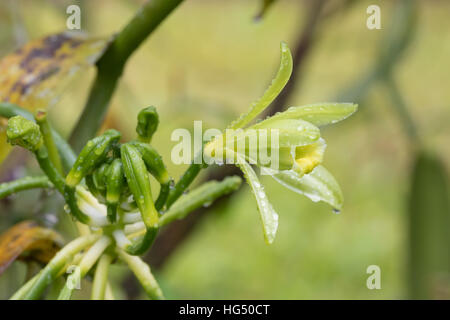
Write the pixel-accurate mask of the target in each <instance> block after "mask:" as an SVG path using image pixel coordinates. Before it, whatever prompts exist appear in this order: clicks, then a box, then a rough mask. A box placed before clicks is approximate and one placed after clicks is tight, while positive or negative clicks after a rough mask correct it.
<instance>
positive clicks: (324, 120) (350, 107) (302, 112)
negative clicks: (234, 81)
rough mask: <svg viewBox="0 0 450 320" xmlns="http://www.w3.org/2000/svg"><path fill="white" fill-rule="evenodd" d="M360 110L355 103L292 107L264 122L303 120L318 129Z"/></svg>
mask: <svg viewBox="0 0 450 320" xmlns="http://www.w3.org/2000/svg"><path fill="white" fill-rule="evenodd" d="M357 109H358V105H357V104H353V103H317V104H309V105H305V106H300V107H290V108H289V109H287V110H286V111H284V112H280V113H277V114H276V115H274V116H273V117H270V118H268V119H266V120H264V122H267V124H268V125H269V124H270V122H272V121H278V120H280V119H302V120H305V121H308V122H310V123H312V124H314V125H316V126H318V127H321V126H325V125H328V124H333V123H336V122H339V121H341V120H344V119H345V118H347V117H349V116H351V115H352V114H353V113H354V112H355V111H356V110H357Z"/></svg>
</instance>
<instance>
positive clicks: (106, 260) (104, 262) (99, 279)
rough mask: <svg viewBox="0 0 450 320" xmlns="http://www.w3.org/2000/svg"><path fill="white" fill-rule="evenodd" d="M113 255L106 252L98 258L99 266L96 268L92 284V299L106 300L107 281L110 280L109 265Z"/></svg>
mask: <svg viewBox="0 0 450 320" xmlns="http://www.w3.org/2000/svg"><path fill="white" fill-rule="evenodd" d="M112 259H113V257H112V256H111V255H109V254H104V255H102V256H101V258H100V259H99V260H98V264H97V268H96V269H95V275H94V283H93V285H92V294H91V299H92V300H104V299H105V292H106V283H107V282H108V271H109V266H110V264H111V262H112Z"/></svg>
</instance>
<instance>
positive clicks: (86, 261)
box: [58, 236, 111, 300]
mask: <svg viewBox="0 0 450 320" xmlns="http://www.w3.org/2000/svg"><path fill="white" fill-rule="evenodd" d="M110 244H111V238H109V237H107V236H103V237H101V238H100V239H99V240H98V241H97V242H96V243H95V244H94V245H93V246H92V247H91V248H90V249H89V250H88V252H86V254H85V255H84V256H83V258H82V259H81V261H80V264H79V267H78V268H76V269H75V271H74V272H73V273H72V274H71V275H70V276H69V277H68V278H67V281H66V284H65V285H64V288H63V289H62V290H61V293H60V295H59V297H58V300H69V299H70V298H71V297H72V293H73V290H74V289H78V288H76V285H77V284H79V283H80V281H81V279H83V278H84V276H85V275H86V274H87V273H88V272H89V270H91V268H92V267H93V266H94V264H95V263H96V262H97V260H98V259H99V257H100V256H101V255H102V254H103V252H104V251H105V249H106V248H107V247H108V246H109V245H110Z"/></svg>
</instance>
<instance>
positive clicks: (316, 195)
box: [271, 165, 344, 210]
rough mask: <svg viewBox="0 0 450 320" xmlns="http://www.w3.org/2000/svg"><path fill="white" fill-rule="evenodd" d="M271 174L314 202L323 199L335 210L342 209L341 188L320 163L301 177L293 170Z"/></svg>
mask: <svg viewBox="0 0 450 320" xmlns="http://www.w3.org/2000/svg"><path fill="white" fill-rule="evenodd" d="M271 176H272V177H273V178H274V179H275V180H276V181H278V182H279V183H281V184H282V185H284V186H285V187H287V188H289V189H291V190H292V191H294V192H297V193H300V194H303V195H305V196H307V197H308V198H309V199H311V200H312V201H314V202H318V201H323V202H326V203H328V204H329V205H331V206H332V207H333V208H334V209H336V210H341V209H342V204H343V202H344V197H343V195H342V191H341V188H340V187H339V185H338V183H337V181H336V180H335V179H334V177H333V176H332V175H331V173H330V172H328V170H327V169H325V167H323V166H321V165H318V166H317V167H315V168H314V170H313V171H312V172H311V173H309V174H306V175H304V176H301V177H300V176H299V174H298V173H297V172H295V171H293V170H288V171H279V172H277V173H274V174H271Z"/></svg>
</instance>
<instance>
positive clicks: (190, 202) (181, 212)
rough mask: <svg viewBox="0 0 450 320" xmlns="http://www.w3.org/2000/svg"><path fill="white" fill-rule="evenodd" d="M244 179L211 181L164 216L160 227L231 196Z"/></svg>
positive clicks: (235, 177)
mask: <svg viewBox="0 0 450 320" xmlns="http://www.w3.org/2000/svg"><path fill="white" fill-rule="evenodd" d="M241 182H242V179H241V178H240V177H238V176H234V177H228V178H225V179H224V180H223V181H221V182H218V181H210V182H206V183H205V184H202V185H201V186H200V187H198V188H196V189H195V190H192V191H191V192H189V193H188V194H186V195H184V196H182V197H181V198H180V199H179V200H178V201H177V202H175V204H174V205H173V206H172V207H171V208H170V209H169V210H168V211H167V212H166V213H164V214H163V215H162V217H161V218H160V220H159V225H160V227H161V226H164V225H166V224H168V223H170V222H172V221H174V220H177V219H183V218H184V217H185V216H186V215H187V214H188V213H190V212H192V211H193V210H195V209H197V208H200V207H201V206H206V205H209V204H211V203H212V202H213V201H214V200H216V199H217V198H219V197H221V196H224V195H226V194H229V193H231V192H233V191H235V190H236V189H238V188H239V186H240V185H241Z"/></svg>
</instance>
